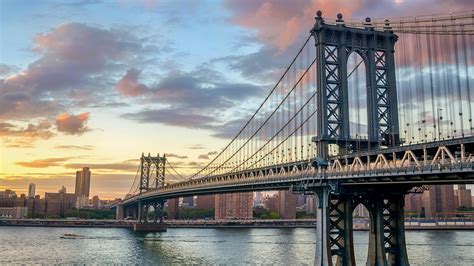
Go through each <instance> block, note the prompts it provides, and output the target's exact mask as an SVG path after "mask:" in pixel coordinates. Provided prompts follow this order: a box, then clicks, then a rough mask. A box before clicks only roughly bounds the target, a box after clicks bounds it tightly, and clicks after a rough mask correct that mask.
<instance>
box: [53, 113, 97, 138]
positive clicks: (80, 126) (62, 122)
mask: <svg viewBox="0 0 474 266" xmlns="http://www.w3.org/2000/svg"><path fill="white" fill-rule="evenodd" d="M89 115H90V113H82V114H78V115H73V114H69V113H63V114H60V115H58V116H57V117H56V127H57V130H58V131H59V132H64V133H65V134H68V135H81V134H83V133H85V132H87V131H89V130H90V129H89V128H88V127H87V122H88V120H89Z"/></svg>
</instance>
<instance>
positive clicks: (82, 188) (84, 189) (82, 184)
mask: <svg viewBox="0 0 474 266" xmlns="http://www.w3.org/2000/svg"><path fill="white" fill-rule="evenodd" d="M90 183H91V171H89V167H84V168H82V171H77V172H76V190H75V194H76V196H77V197H80V196H86V197H87V198H89V190H90Z"/></svg>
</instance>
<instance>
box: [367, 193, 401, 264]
mask: <svg viewBox="0 0 474 266" xmlns="http://www.w3.org/2000/svg"><path fill="white" fill-rule="evenodd" d="M403 205H404V194H403V193H399V194H391V195H387V196H376V197H372V198H369V199H368V204H367V207H368V209H369V213H370V231H369V250H368V255H367V265H383V266H385V265H409V262H408V255H407V251H406V242H405V224H404V212H403Z"/></svg>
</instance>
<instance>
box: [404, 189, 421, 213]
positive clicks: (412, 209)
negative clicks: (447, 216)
mask: <svg viewBox="0 0 474 266" xmlns="http://www.w3.org/2000/svg"><path fill="white" fill-rule="evenodd" d="M423 208H424V205H423V194H422V193H411V194H407V195H406V196H405V214H406V215H409V214H410V215H414V216H419V215H421V213H422V212H423Z"/></svg>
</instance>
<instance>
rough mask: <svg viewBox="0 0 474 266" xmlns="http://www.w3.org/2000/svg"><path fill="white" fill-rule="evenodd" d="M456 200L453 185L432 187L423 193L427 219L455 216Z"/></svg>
mask: <svg viewBox="0 0 474 266" xmlns="http://www.w3.org/2000/svg"><path fill="white" fill-rule="evenodd" d="M456 202H457V200H456V198H455V197H454V187H453V185H431V186H429V190H428V191H425V192H424V193H423V206H424V208H425V215H426V217H449V216H454V215H455V214H454V212H455V211H456Z"/></svg>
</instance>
